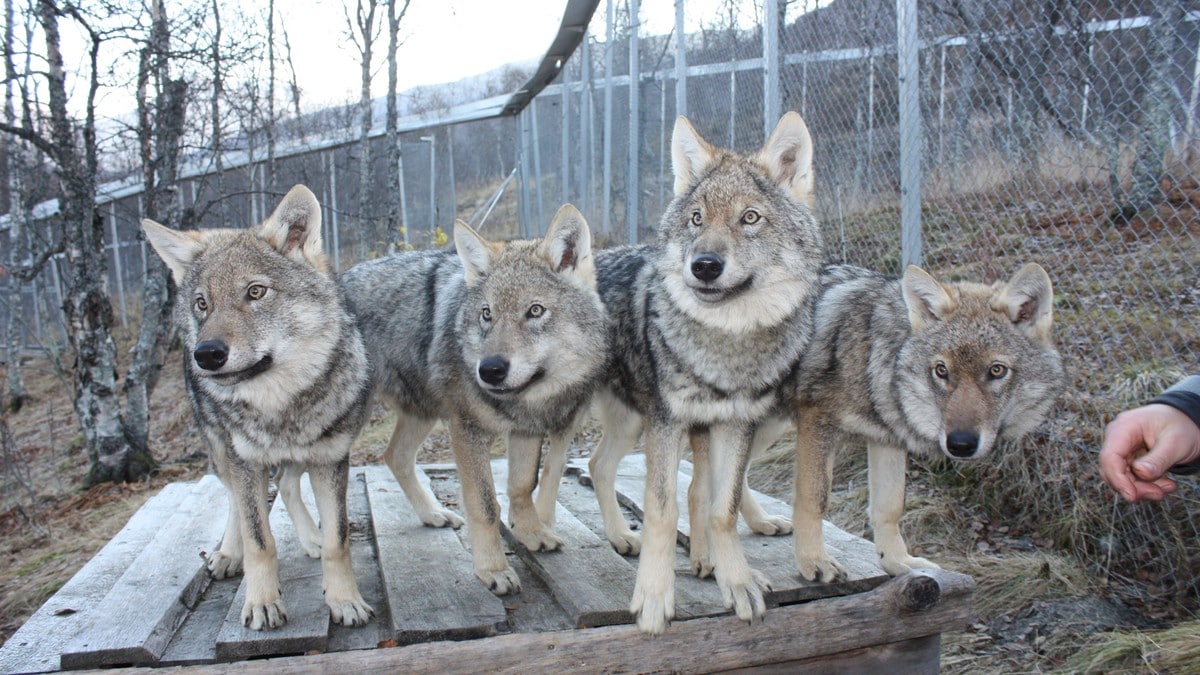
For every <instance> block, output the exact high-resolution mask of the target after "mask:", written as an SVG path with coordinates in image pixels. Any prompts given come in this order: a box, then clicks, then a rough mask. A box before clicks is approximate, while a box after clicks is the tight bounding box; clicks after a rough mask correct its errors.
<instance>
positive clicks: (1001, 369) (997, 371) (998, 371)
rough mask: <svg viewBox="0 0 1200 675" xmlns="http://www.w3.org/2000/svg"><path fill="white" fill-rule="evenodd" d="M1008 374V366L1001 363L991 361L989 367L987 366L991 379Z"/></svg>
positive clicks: (1002, 377)
mask: <svg viewBox="0 0 1200 675" xmlns="http://www.w3.org/2000/svg"><path fill="white" fill-rule="evenodd" d="M1007 375H1008V366H1006V365H1004V364H1003V363H993V364H992V367H991V368H988V377H989V378H990V379H993V380H1002V379H1004V378H1005V376H1007Z"/></svg>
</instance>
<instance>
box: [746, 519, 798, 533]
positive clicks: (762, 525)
mask: <svg viewBox="0 0 1200 675" xmlns="http://www.w3.org/2000/svg"><path fill="white" fill-rule="evenodd" d="M746 524H747V525H749V526H750V529H751V530H754V531H755V532H757V533H758V534H763V535H766V536H768V537H774V536H777V535H781V534H791V533H792V519H791V518H785V517H783V516H767V517H766V518H763V519H761V520H755V521H753V522H751V521H746Z"/></svg>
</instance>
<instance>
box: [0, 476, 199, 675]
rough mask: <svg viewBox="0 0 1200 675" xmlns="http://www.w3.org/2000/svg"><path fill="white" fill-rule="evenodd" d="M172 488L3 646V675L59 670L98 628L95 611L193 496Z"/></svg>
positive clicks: (183, 487)
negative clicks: (80, 639)
mask: <svg viewBox="0 0 1200 675" xmlns="http://www.w3.org/2000/svg"><path fill="white" fill-rule="evenodd" d="M192 489H193V485H192V484H190V483H171V484H170V485H167V486H166V487H164V488H163V489H162V490H161V491H159V493H158V494H156V495H154V496H153V497H150V498H149V499H148V500H146V503H145V504H143V505H142V508H140V509H138V511H137V513H135V514H133V517H131V518H130V519H129V522H128V523H126V524H125V527H123V528H121V531H120V532H118V533H117V535H116V536H115V537H113V539H112V540H111V541H109V542H108V543H107V544H105V545H104V548H102V549H100V551H99V552H98V553H97V554H96V555H95V556H93V557H92V559H91V560H89V561H88V562H87V564H86V565H84V566H83V567H82V568H81V569H80V570H79V571H78V572H76V573H75V576H73V577H71V579H70V580H69V581H67V583H66V584H64V585H63V587H62V588H60V589H59V590H58V592H57V593H55V594H54V596H53V597H51V598H50V599H49V600H47V601H46V603H45V604H44V605H42V606H41V608H39V609H38V611H37V612H35V613H34V614H33V616H31V617H29V620H28V621H26V622H25V623H24V624H23V625H22V626H21V627H20V628H19V629H17V632H15V633H13V634H12V636H11V637H9V638H8V641H7V642H5V643H4V645H3V646H2V647H0V672H4V673H32V672H47V671H52V670H58V668H59V657H60V655H61V654H62V650H63V647H64V646H66V644H67V642H68V641H70V640H72V639H74V638H75V637H76V636H78V635H79V634H80V633H81V632H82V631H83V630H85V629H86V628H87V627H89V626H90V625H92V624H93V623H95V621H96V615H95V614H94V613H93V611H92V610H93V609H94V608H95V607H96V606H97V605H99V604H100V601H101V600H103V599H104V596H106V595H107V594H108V592H109V591H110V590H112V587H113V585H114V584H116V583H117V579H119V578H121V575H122V574H123V573H125V571H126V570H128V569H129V566H130V564H132V563H133V561H134V560H135V559H136V558H137V557H138V554H139V553H141V552H142V549H144V548H145V547H146V545H147V543H149V542H150V540H151V539H153V538H154V536H155V535H156V534H158V532H159V530H161V529H162V524H163V523H164V522H165V521H166V520H167V519H168V518H169V517H170V515H171V514H172V513H174V512H175V511H176V510H178V508H179V504H180V503H181V502H182V501H183V500H184V499H186V498H187V496H188V495H189V494H190V493H191V491H192Z"/></svg>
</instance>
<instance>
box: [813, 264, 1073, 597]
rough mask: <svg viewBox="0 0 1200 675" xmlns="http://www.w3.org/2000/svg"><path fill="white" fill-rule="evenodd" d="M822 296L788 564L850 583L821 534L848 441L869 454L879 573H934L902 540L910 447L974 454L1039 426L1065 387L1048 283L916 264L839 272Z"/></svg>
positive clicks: (825, 276) (1030, 274) (1028, 268)
mask: <svg viewBox="0 0 1200 675" xmlns="http://www.w3.org/2000/svg"><path fill="white" fill-rule="evenodd" d="M821 289H822V290H821V296H820V299H819V300H818V302H817V308H816V316H815V322H816V330H815V333H814V335H813V339H812V342H811V343H810V347H809V349H808V351H807V352H806V353H805V354H804V356H803V358H802V359H801V362H800V368H799V370H798V372H797V380H796V392H795V395H794V399H793V400H794V404H795V420H796V456H795V469H796V471H795V494H796V496H795V501H794V502H793V507H794V508H793V523H794V526H795V534H794V538H793V543H794V546H795V555H796V563H797V565H798V567H799V570H800V572H801V574H803V575H804V577H805V578H807V579H809V580H812V581H820V580H825V581H831V580H835V579H838V578H842V577H844V576H845V571H844V569H843V568H842V566H841V564H840V563H839V562H838V561H836V560H835V559H834V558H833V557H832V556H830V555H829V554H828V552H827V551H826V550H825V546H824V542H823V541H822V538H821V520H822V517H823V515H824V511H825V506H826V503H827V501H828V497H829V490H830V483H831V475H832V469H833V463H832V462H833V453H834V450H835V448H836V447H837V443H838V442H839V441H840V440H843V439H845V440H847V441H849V442H851V443H856V444H857V443H865V445H866V446H867V455H868V470H867V471H868V485H869V488H870V506H869V511H870V521H871V526H872V529H873V531H874V539H875V548H876V550H877V552H878V553H879V557H880V561H881V564H882V566H883V569H884V570H885V571H886V572H888V573H889V574H892V575H897V574H902V573H904V572H907V571H909V570H910V569H911V568H914V567H918V568H920V567H924V568H932V567H937V565H936V564H934V563H933V562H931V561H929V560H926V559H924V558H919V557H914V556H911V555H909V552H908V547H907V545H906V544H905V543H904V539H903V537H902V536H901V535H900V528H899V521H900V517H901V516H902V515H903V512H904V482H905V480H904V478H905V476H904V472H905V464H906V460H907V456H908V453H914V454H920V455H936V454H938V453H941V454H943V455H945V456H947V457H949V458H951V459H953V460H975V459H979V458H981V457H984V456H986V455H987V454H988V453H989V452H991V450H992V449H993V448H994V447H995V446H996V443H997V442H998V441H1001V440H1005V439H1014V438H1018V437H1020V436H1022V435H1024V434H1026V433H1028V432H1029V431H1031V430H1032V429H1033V428H1034V427H1036V426H1037V425H1038V424H1040V423H1041V422H1042V421H1043V420H1044V419H1045V417H1046V415H1047V414H1048V412H1049V410H1050V408H1051V407H1052V406H1053V404H1054V402H1055V400H1056V399H1057V397H1058V395H1059V393H1060V392H1061V390H1062V388H1063V385H1064V371H1063V365H1062V359H1061V357H1060V356H1059V353H1058V351H1057V350H1056V349H1055V347H1054V344H1053V336H1052V332H1053V305H1054V291H1053V288H1052V286H1051V281H1050V277H1049V275H1048V274H1047V273H1046V271H1045V269H1043V268H1042V267H1041V266H1040V265H1038V264H1037V263H1028V264H1026V265H1025V266H1023V267H1021V268H1020V269H1019V270H1018V271H1017V272H1016V273H1015V274H1014V275H1013V276H1012V278H1011V279H1009V280H1008V281H1007V282H1003V281H997V282H995V283H993V284H990V285H988V284H982V283H975V282H966V281H962V282H954V283H940V282H938V281H936V280H935V279H934V278H933V277H932V276H930V275H929V274H928V273H927V272H925V271H924V270H922V269H920V268H919V267H916V266H909V267H908V268H907V269H906V271H905V272H904V275H903V277H901V278H900V279H896V278H893V277H887V276H884V275H881V274H878V273H875V272H871V271H868V270H865V269H862V268H859V267H851V266H842V265H836V266H830V267H828V268H827V269H825V270H824V271H823V273H822V275H821Z"/></svg>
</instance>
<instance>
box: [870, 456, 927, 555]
mask: <svg viewBox="0 0 1200 675" xmlns="http://www.w3.org/2000/svg"><path fill="white" fill-rule="evenodd" d="M907 465H908V453H907V452H905V451H904V449H903V448H896V447H892V446H890V445H882V444H879V443H869V444H868V445H867V484H868V485H869V486H870V491H871V506H870V512H871V529H872V530H874V531H875V550H876V551H877V552H878V553H879V562H880V564H881V565H882V566H883V570H884V571H885V572H887V573H888V574H890V575H892V576H897V575H900V574H904V573H905V572H908V571H909V570H911V569H912V568H914V567H926V568H933V569H937V568H938V565H937V564H936V563H934V562H932V561H930V560H926V559H925V558H917V557H914V556H911V555H909V554H908V545H907V544H905V543H904V537H902V536H900V517H901V516H903V515H904V482H905V478H904V471H905V469H906V467H907Z"/></svg>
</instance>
